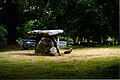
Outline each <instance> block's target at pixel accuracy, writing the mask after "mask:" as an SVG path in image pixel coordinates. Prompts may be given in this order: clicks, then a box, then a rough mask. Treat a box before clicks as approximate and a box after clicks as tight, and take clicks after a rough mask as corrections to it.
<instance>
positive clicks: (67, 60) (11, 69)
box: [0, 47, 120, 79]
mask: <svg viewBox="0 0 120 80" xmlns="http://www.w3.org/2000/svg"><path fill="white" fill-rule="evenodd" d="M64 50H65V49H61V50H60V51H61V52H64ZM119 72H120V49H119V47H116V48H115V47H114V48H82V49H79V48H75V49H73V52H72V53H71V54H66V55H62V56H37V55H34V50H22V51H20V50H19V51H8V52H6V51H5V52H1V53H0V79H5V78H7V79H81V78H82V79H83V78H86V79H88V78H89V79H91V78H92V79H93V78H95V79H96V78H97V79H98V78H99V79H109V78H120V76H119V75H120V74H119Z"/></svg>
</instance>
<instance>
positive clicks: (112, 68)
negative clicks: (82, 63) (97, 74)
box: [101, 64, 120, 79]
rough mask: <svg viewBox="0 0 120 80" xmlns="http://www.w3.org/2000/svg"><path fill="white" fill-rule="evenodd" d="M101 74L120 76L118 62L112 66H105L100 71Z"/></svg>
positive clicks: (104, 75) (111, 76)
mask: <svg viewBox="0 0 120 80" xmlns="http://www.w3.org/2000/svg"><path fill="white" fill-rule="evenodd" d="M108 74H109V75H108ZM101 75H102V76H103V77H106V78H112V79H119V78H120V64H116V65H112V66H109V67H107V68H105V69H104V70H103V71H102V72H101Z"/></svg>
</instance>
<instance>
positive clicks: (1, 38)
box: [0, 26, 7, 48]
mask: <svg viewBox="0 0 120 80" xmlns="http://www.w3.org/2000/svg"><path fill="white" fill-rule="evenodd" d="M6 43H7V31H6V29H5V28H4V27H3V26H0V48H1V47H3V46H5V45H6Z"/></svg>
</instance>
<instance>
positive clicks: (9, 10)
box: [3, 0, 20, 45]
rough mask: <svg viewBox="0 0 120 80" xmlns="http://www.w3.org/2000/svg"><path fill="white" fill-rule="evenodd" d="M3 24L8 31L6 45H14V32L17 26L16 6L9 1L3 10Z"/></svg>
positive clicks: (7, 0)
mask: <svg viewBox="0 0 120 80" xmlns="http://www.w3.org/2000/svg"><path fill="white" fill-rule="evenodd" d="M3 13H4V15H3V16H4V17H3V22H4V25H5V26H6V28H7V31H8V41H7V42H8V45H9V44H15V43H16V36H17V34H16V31H17V29H16V28H17V25H18V20H19V18H18V16H20V15H19V14H18V13H19V12H18V5H17V4H15V3H13V2H12V1H11V0H6V2H5V4H4V8H3Z"/></svg>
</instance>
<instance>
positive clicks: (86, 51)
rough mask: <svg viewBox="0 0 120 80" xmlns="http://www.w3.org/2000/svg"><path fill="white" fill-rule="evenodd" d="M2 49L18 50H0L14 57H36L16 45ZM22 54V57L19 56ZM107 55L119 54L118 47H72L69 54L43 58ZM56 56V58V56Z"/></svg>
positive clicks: (31, 51) (69, 58)
mask: <svg viewBox="0 0 120 80" xmlns="http://www.w3.org/2000/svg"><path fill="white" fill-rule="evenodd" d="M4 49H7V50H11V49H14V50H18V51H9V52H0V53H1V54H2V53H3V54H7V55H10V56H11V55H12V57H15V56H17V57H16V58H25V59H29V58H34V57H33V56H36V57H38V55H36V54H35V51H34V50H22V48H21V47H20V46H18V45H12V46H8V47H6V48H4ZM64 51H65V50H63V49H60V52H61V53H63V52H64ZM21 55H22V57H21ZM108 56H120V49H119V48H83V49H73V51H72V53H70V54H62V56H43V57H44V58H45V59H50V60H57V59H62V60H73V59H78V58H80V59H89V58H96V57H108ZM56 57H57V58H56Z"/></svg>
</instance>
